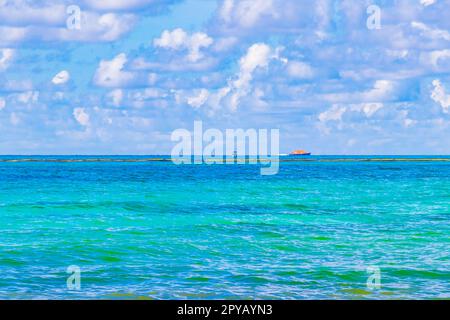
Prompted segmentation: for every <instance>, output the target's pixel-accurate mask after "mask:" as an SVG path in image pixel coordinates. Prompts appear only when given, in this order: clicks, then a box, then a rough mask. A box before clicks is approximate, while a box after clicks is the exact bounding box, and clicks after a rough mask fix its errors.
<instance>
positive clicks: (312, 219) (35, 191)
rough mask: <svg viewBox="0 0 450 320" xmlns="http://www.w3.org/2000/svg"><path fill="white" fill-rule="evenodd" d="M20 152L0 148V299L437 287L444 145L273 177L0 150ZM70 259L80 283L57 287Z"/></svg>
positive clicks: (446, 283)
mask: <svg viewBox="0 0 450 320" xmlns="http://www.w3.org/2000/svg"><path fill="white" fill-rule="evenodd" d="M24 158H30V157H22V158H20V157H1V158H0V298H3V299H56V298H61V299H79V298H87V299H122V298H125V299H126V298H131V299H145V298H149V299H218V298H223V299H231V298H242V299H313V298H318V299H335V298H337V299H381V298H387V299H397V298H400V299H404V298H427V299H428V298H439V299H445V298H447V299H448V298H450V256H449V254H450V249H449V248H450V223H449V222H450V162H448V161H449V160H450V158H449V157H429V158H428V160H430V159H431V158H440V159H442V158H443V159H444V160H447V161H411V157H405V158H404V159H403V160H401V161H381V160H380V161H376V160H373V161H361V160H364V157H345V159H343V157H331V156H329V157H317V158H314V157H312V158H308V160H309V161H290V162H281V163H280V171H279V173H278V174H277V175H274V176H261V175H260V174H259V167H258V165H182V166H176V165H173V164H171V163H170V162H164V161H149V162H146V161H143V162H112V161H105V162H58V161H52V162H48V161H42V160H43V159H44V158H46V157H40V158H39V157H33V159H34V160H41V161H36V162H29V161H25V162H9V160H12V159H22V160H23V159H24ZM47 158H48V157H47ZM51 158H52V159H57V160H62V159H65V158H64V157H51ZM108 158H111V157H108ZM372 158H373V157H372ZM380 158H388V157H380ZM420 158H425V157H420ZM78 159H85V158H83V157H79V158H78ZM114 159H116V160H117V159H125V160H129V159H130V158H127V157H123V158H121V157H115V158H114ZM141 159H143V158H141ZM339 159H341V160H339ZM7 160H8V161H7ZM299 160H302V159H299ZM322 160H325V161H322ZM328 160H333V161H328ZM344 160H345V161H344ZM353 160H358V161H353ZM70 265H76V266H79V267H80V269H81V288H80V290H68V289H67V286H66V279H67V277H68V276H69V274H67V273H66V269H67V267H68V266H70ZM369 266H375V267H378V268H379V269H380V271H381V287H380V288H379V289H373V290H371V289H369V288H367V286H366V281H367V277H368V276H369V274H368V273H367V272H366V269H367V267H369Z"/></svg>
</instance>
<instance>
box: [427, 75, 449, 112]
mask: <svg viewBox="0 0 450 320" xmlns="http://www.w3.org/2000/svg"><path fill="white" fill-rule="evenodd" d="M432 84H433V87H434V88H433V90H432V92H431V99H433V101H435V102H437V103H439V104H440V106H441V108H442V111H443V112H444V113H449V112H450V94H447V93H446V92H445V88H444V87H443V86H442V83H441V81H439V80H437V79H436V80H433V82H432Z"/></svg>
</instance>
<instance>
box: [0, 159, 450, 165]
mask: <svg viewBox="0 0 450 320" xmlns="http://www.w3.org/2000/svg"><path fill="white" fill-rule="evenodd" d="M203 161H204V162H205V163H207V164H208V163H209V164H212V163H214V162H218V163H220V162H225V163H234V162H236V163H247V162H248V163H255V162H256V159H254V158H253V159H252V158H250V159H249V158H246V159H244V158H237V159H234V158H225V159H220V158H219V159H213V158H206V159H203ZM258 161H259V162H276V161H278V162H450V157H449V158H333V159H320V158H276V157H273V158H260V159H258ZM0 162H61V163H64V162H70V163H72V162H81V163H82V162H172V160H171V159H170V158H142V159H139V158H129V159H125V158H122V159H116V158H85V159H74V158H73V159H70V158H68V159H55V158H22V159H21V158H15V159H13V158H11V159H1V158H0Z"/></svg>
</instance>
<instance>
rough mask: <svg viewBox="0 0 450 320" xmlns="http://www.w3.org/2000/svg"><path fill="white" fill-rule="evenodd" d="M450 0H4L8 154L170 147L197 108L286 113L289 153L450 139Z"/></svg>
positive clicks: (0, 54)
mask: <svg viewBox="0 0 450 320" xmlns="http://www.w3.org/2000/svg"><path fill="white" fill-rule="evenodd" d="M74 6H75V7H74ZM378 9H379V11H378ZM449 10H450V0H391V1H389V0H378V1H377V0H370V1H368V0H367V1H366V0H317V1H306V0H305V1H301V0H240V1H239V0H82V1H66V0H59V1H57V0H43V1H40V0H34V1H28V0H0V154H105V155H109V154H170V151H171V148H172V147H173V146H174V142H172V141H171V139H170V136H171V133H172V132H173V131H174V130H176V129H180V128H186V129H188V130H192V128H193V123H194V121H196V120H201V121H203V127H204V128H205V129H207V128H217V129H220V130H225V129H227V128H230V129H237V128H243V129H250V128H254V129H279V130H280V140H281V141H280V151H281V152H283V153H287V152H290V151H292V150H294V149H306V150H308V151H311V152H312V153H313V154H380V155H383V154H397V155H399V154H423V155H425V154H436V155H444V154H450V139H449V137H450V19H449V18H450V11H449ZM78 13H79V14H78ZM78 18H79V19H78Z"/></svg>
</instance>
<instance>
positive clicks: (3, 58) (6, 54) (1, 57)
mask: <svg viewBox="0 0 450 320" xmlns="http://www.w3.org/2000/svg"><path fill="white" fill-rule="evenodd" d="M13 56H14V50H13V49H9V48H5V49H0V71H2V70H6V68H8V67H9V63H10V61H11V59H12V58H13Z"/></svg>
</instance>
